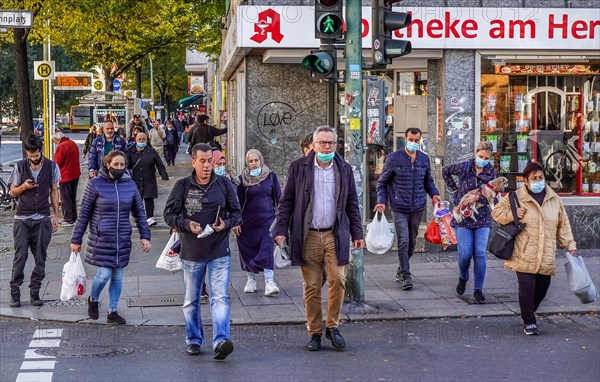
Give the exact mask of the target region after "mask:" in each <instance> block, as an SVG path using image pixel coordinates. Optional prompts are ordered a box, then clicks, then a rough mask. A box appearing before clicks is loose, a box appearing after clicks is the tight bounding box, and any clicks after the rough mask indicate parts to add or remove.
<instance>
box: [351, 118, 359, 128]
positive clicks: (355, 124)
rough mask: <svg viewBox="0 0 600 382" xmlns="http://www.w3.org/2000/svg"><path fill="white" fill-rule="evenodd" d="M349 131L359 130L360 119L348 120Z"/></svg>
mask: <svg viewBox="0 0 600 382" xmlns="http://www.w3.org/2000/svg"><path fill="white" fill-rule="evenodd" d="M350 130H360V118H350Z"/></svg>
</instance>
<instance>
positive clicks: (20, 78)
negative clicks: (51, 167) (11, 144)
mask: <svg viewBox="0 0 600 382" xmlns="http://www.w3.org/2000/svg"><path fill="white" fill-rule="evenodd" d="M13 34H14V43H15V64H16V68H15V69H16V71H17V93H18V95H19V121H20V122H21V142H25V139H26V138H27V135H29V133H31V132H33V112H32V111H31V94H30V90H29V67H28V64H27V39H26V38H25V29H21V28H15V29H14V30H13ZM23 155H25V146H23Z"/></svg>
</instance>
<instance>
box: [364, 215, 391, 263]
mask: <svg viewBox="0 0 600 382" xmlns="http://www.w3.org/2000/svg"><path fill="white" fill-rule="evenodd" d="M394 232H395V229H394V225H393V224H390V223H389V222H388V221H387V219H386V218H385V216H384V215H383V213H380V212H376V213H375V217H373V221H372V222H371V223H369V224H367V236H366V239H365V241H366V243H367V249H368V250H369V252H373V253H376V254H378V255H381V254H384V253H386V252H387V251H389V250H390V249H391V248H392V245H394Z"/></svg>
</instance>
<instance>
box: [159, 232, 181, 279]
mask: <svg viewBox="0 0 600 382" xmlns="http://www.w3.org/2000/svg"><path fill="white" fill-rule="evenodd" d="M177 240H179V234H178V233H177V232H173V234H172V235H171V237H170V238H169V241H168V242H167V245H165V248H164V249H163V251H162V253H161V254H160V257H159V258H158V261H157V262H156V268H159V269H164V270H166V271H171V272H176V271H180V270H181V269H182V268H183V263H182V262H181V259H180V258H179V253H176V252H174V251H173V250H172V249H171V247H172V246H173V244H174V243H175V242H176V241H177Z"/></svg>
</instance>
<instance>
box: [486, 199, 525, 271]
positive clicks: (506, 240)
mask: <svg viewBox="0 0 600 382" xmlns="http://www.w3.org/2000/svg"><path fill="white" fill-rule="evenodd" d="M508 200H509V202H510V210H511V212H512V215H513V219H514V221H513V222H511V223H508V224H504V225H500V226H499V227H498V228H497V229H496V232H494V234H493V235H492V240H491V241H490V247H489V251H490V252H491V253H492V254H493V255H494V256H496V257H497V258H499V259H502V260H510V258H511V257H512V255H513V250H514V248H515V238H516V237H517V235H518V234H520V233H521V231H523V230H524V229H525V223H521V222H520V221H519V218H518V217H517V208H519V207H521V205H520V204H519V201H518V200H517V196H516V194H515V192H514V191H511V192H510V193H509V194H508Z"/></svg>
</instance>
